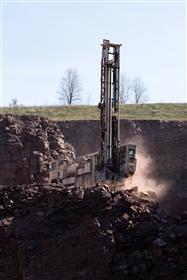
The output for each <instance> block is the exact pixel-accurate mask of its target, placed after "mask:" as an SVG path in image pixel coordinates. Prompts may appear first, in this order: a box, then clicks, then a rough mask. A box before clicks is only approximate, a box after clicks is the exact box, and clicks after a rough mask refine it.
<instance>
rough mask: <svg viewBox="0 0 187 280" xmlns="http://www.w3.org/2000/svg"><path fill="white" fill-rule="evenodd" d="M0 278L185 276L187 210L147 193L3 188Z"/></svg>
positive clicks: (176, 279)
mask: <svg viewBox="0 0 187 280" xmlns="http://www.w3.org/2000/svg"><path fill="white" fill-rule="evenodd" d="M0 244H1V247H0V280H5V279H6V280H17V279H19V280H23V279H24V280H27V279H35V280H44V279H45V280H62V279H63V280H75V279H76V280H81V279H84V280H120V279H125V280H134V279H136V280H142V279H144V280H156V279H157V280H158V279H162V280H164V279H165V280H166V279H167V280H168V279H169V280H185V279H187V278H186V277H187V266H186V263H187V212H184V213H181V215H180V216H177V217H170V216H168V215H166V214H165V213H164V212H163V210H161V209H160V208H159V204H158V202H157V199H156V196H155V194H154V193H153V192H148V193H144V192H141V193H138V192H137V188H133V189H131V190H115V189H114V190H112V189H109V188H108V187H107V186H106V185H101V186H96V187H93V188H81V187H79V188H76V187H71V188H70V187H69V188H67V187H66V188H64V187H62V186H60V185H57V184H51V185H42V184H35V185H25V186H24V185H22V186H1V188H0Z"/></svg>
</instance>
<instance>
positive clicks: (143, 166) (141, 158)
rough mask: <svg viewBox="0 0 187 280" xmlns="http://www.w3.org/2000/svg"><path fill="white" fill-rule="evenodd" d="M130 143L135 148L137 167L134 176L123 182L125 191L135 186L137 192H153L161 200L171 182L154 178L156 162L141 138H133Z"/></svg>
mask: <svg viewBox="0 0 187 280" xmlns="http://www.w3.org/2000/svg"><path fill="white" fill-rule="evenodd" d="M130 142H131V143H135V144H136V146H137V152H136V158H137V165H136V172H135V174H134V175H133V176H132V177H131V178H128V179H126V180H125V189H128V188H132V187H134V186H137V187H138V191H144V192H147V191H154V192H155V193H156V194H157V197H158V199H159V200H160V199H162V198H163V197H164V196H165V195H166V194H167V193H168V190H169V188H170V187H171V182H168V181H167V182H166V181H163V180H161V179H160V178H156V176H155V167H156V162H155V160H154V159H153V158H151V156H150V154H149V153H148V151H147V150H146V143H145V141H144V140H143V139H142V138H140V137H138V138H134V139H131V140H130Z"/></svg>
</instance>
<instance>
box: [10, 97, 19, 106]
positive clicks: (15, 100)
mask: <svg viewBox="0 0 187 280" xmlns="http://www.w3.org/2000/svg"><path fill="white" fill-rule="evenodd" d="M9 106H10V107H13V108H15V107H17V106H18V100H17V98H12V100H11V102H10V104H9Z"/></svg>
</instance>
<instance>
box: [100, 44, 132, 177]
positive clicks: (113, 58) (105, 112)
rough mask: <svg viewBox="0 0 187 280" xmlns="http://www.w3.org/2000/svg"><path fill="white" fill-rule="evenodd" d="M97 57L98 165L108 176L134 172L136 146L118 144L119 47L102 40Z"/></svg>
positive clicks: (120, 175)
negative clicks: (99, 81) (99, 70)
mask: <svg viewBox="0 0 187 280" xmlns="http://www.w3.org/2000/svg"><path fill="white" fill-rule="evenodd" d="M101 46H102V58H101V97H100V103H99V109H100V122H101V143H100V168H101V169H103V170H105V176H106V177H109V178H110V179H112V180H114V179H120V178H121V177H129V176H131V175H133V174H134V172H135V169H136V146H135V145H132V144H128V145H120V47H121V44H113V43H110V41H109V40H103V44H102V45H101Z"/></svg>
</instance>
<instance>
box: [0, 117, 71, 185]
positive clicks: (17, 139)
mask: <svg viewBox="0 0 187 280" xmlns="http://www.w3.org/2000/svg"><path fill="white" fill-rule="evenodd" d="M73 158H74V149H73V147H72V146H71V145H70V144H66V143H65V142H64V136H63V134H62V133H61V131H60V129H59V127H58V125H57V124H55V123H54V122H51V121H49V120H48V119H46V118H43V117H34V116H21V117H19V116H13V115H0V184H23V183H32V182H33V181H35V182H48V179H49V171H48V163H49V162H50V161H51V160H53V159H62V160H64V159H66V160H68V161H73Z"/></svg>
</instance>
